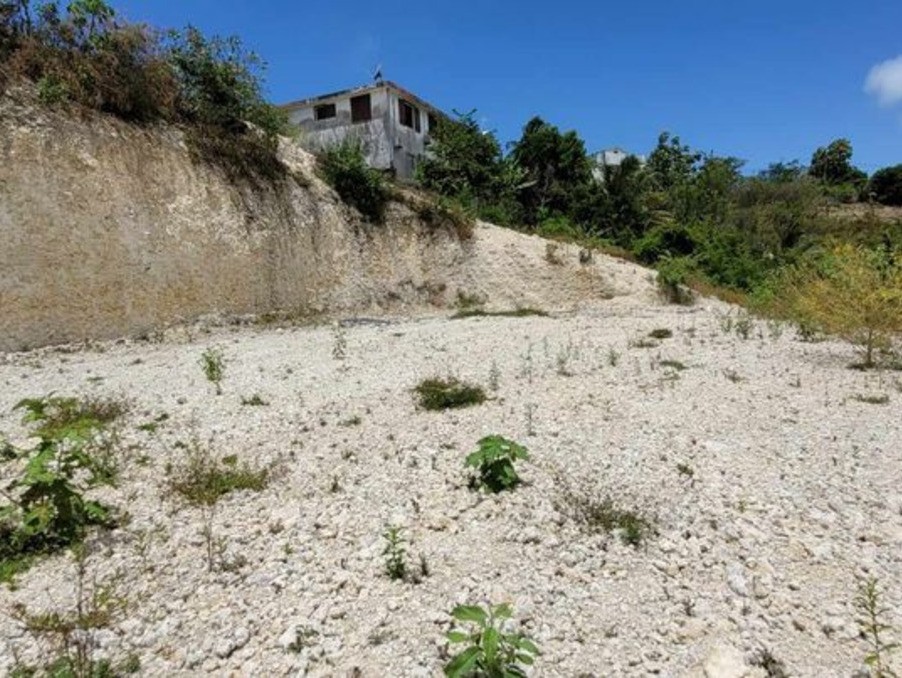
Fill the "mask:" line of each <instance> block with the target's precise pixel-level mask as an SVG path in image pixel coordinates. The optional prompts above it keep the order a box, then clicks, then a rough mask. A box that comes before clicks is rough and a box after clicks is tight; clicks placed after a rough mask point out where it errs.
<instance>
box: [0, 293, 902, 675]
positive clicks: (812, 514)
mask: <svg viewBox="0 0 902 678" xmlns="http://www.w3.org/2000/svg"><path fill="white" fill-rule="evenodd" d="M727 313H733V314H735V313H736V311H735V310H731V309H730V307H728V306H726V305H723V304H721V303H719V302H715V301H708V300H705V301H702V302H700V303H699V304H698V305H696V306H694V307H690V308H682V307H668V306H659V305H655V304H652V303H648V302H646V301H642V302H641V303H640V301H639V300H633V301H632V302H629V303H628V302H625V301H623V300H621V301H620V302H619V303H616V304H614V303H609V304H605V303H599V304H596V305H591V304H586V305H585V306H584V307H583V308H582V309H581V310H580V311H579V312H575V313H571V314H556V315H553V316H552V317H548V318H542V317H529V318H494V317H493V318H472V319H467V320H451V319H448V318H447V317H431V318H420V319H397V320H393V321H392V322H380V323H345V327H344V328H343V329H342V330H341V333H342V334H343V336H344V340H345V342H346V348H345V351H344V353H345V356H346V357H345V358H344V359H336V358H334V357H333V348H334V345H335V342H336V336H337V333H338V331H337V330H336V329H335V328H333V327H330V326H326V325H324V326H318V327H317V326H313V327H290V328H283V329H267V328H258V327H252V326H251V327H240V328H239V327H235V328H228V327H219V328H212V329H211V328H203V327H194V328H186V329H183V330H180V331H171V332H169V333H168V335H167V337H166V339H165V340H164V341H163V342H162V343H157V344H150V343H135V342H128V341H122V342H112V343H107V344H97V345H94V346H93V347H90V348H87V349H80V350H76V351H73V352H65V351H60V350H50V349H45V350H41V351H35V352H32V353H27V354H8V355H6V356H3V357H0V383H2V384H3V388H2V393H0V430H2V431H5V432H6V434H7V437H8V438H9V439H10V440H11V441H13V442H14V443H17V444H20V445H21V444H24V443H25V442H26V440H27V436H28V434H27V431H26V429H25V428H23V426H22V425H21V423H20V421H19V413H13V412H12V407H13V406H14V405H15V403H16V402H18V401H19V400H20V399H22V398H24V397H31V396H40V395H43V394H47V393H49V392H56V393H57V394H61V395H69V394H73V395H95V396H115V397H125V398H127V399H128V400H129V401H131V403H132V408H131V411H130V414H129V415H128V416H127V418H126V419H125V420H124V421H123V422H121V424H120V426H119V435H120V446H119V447H120V450H121V457H122V459H121V466H122V477H121V480H120V483H119V484H118V486H117V487H116V488H104V489H101V490H97V491H96V492H95V494H96V496H98V497H99V498H101V499H103V500H104V501H106V502H107V503H109V504H112V505H114V506H116V507H118V508H120V509H122V510H124V511H127V512H128V515H129V520H128V521H127V522H125V524H124V525H123V526H122V527H119V528H117V529H115V530H112V531H110V532H106V533H98V534H97V535H96V536H94V537H92V538H91V539H90V540H89V553H90V555H89V557H88V563H87V565H88V571H89V573H90V577H91V579H92V580H96V581H98V582H105V583H108V584H111V585H113V586H114V588H115V590H116V591H117V592H119V594H120V595H121V596H123V597H124V598H125V599H126V600H127V602H128V607H127V609H126V611H125V613H123V614H121V615H119V616H118V617H117V618H116V619H115V620H114V622H113V623H112V624H111V626H110V627H109V628H108V629H104V630H103V631H101V632H98V633H97V638H96V640H97V643H96V644H97V645H98V649H97V650H96V652H97V655H98V656H111V657H114V658H122V657H125V656H127V655H129V654H134V655H137V657H139V658H140V662H141V673H142V674H143V675H148V676H190V675H236V676H237V675H247V676H251V675H272V676H278V675H313V676H333V675H334V676H350V675H363V676H435V675H440V673H441V667H442V665H443V663H444V662H445V661H447V654H446V652H447V645H446V643H445V640H444V634H445V633H446V632H447V631H448V630H449V629H450V628H451V623H450V621H451V620H450V615H449V612H450V611H451V609H452V608H453V607H454V606H455V605H457V604H461V603H469V604H476V603H486V602H492V603H500V602H510V603H511V604H512V605H513V608H514V617H515V621H516V623H517V624H518V625H519V627H520V628H521V629H522V630H523V631H524V632H525V633H526V634H527V635H529V636H530V637H532V638H533V639H534V640H535V641H536V643H537V644H538V645H539V647H540V648H541V650H542V656H541V657H540V658H539V660H538V661H537V664H536V666H535V668H534V670H533V671H532V673H531V675H535V676H580V675H583V676H636V675H661V676H708V677H718V678H725V677H728V676H736V677H739V676H766V675H767V672H766V670H765V669H764V668H761V667H760V666H755V664H756V663H758V664H760V663H761V662H760V661H757V660H756V659H755V658H756V657H760V656H761V652H762V651H763V650H767V651H768V652H769V653H770V654H771V655H772V656H773V657H774V658H776V659H777V660H778V661H779V662H782V664H783V666H785V668H786V671H787V672H788V674H789V675H793V676H850V675H854V674H855V673H856V672H857V671H860V670H861V669H862V668H863V659H864V657H865V656H866V653H867V647H866V645H865V643H864V641H863V640H862V639H860V638H859V627H858V621H857V620H858V615H857V612H856V609H855V606H854V599H855V595H856V592H857V587H858V584H859V582H860V581H861V580H862V579H863V578H866V577H876V578H877V579H878V580H879V582H880V585H881V587H882V589H883V591H884V596H885V597H884V604H885V606H886V607H887V608H888V609H889V613H888V618H887V621H888V622H889V623H891V624H893V625H894V626H895V627H896V628H900V627H902V614H900V612H899V610H900V601H902V578H900V575H902V427H900V426H899V421H900V416H899V415H900V403H902V393H900V388H902V387H900V383H902V377H900V375H899V374H897V373H882V374H880V373H863V372H859V371H854V370H850V369H848V368H847V365H848V364H849V363H850V362H852V361H853V359H854V354H853V349H852V348H851V347H849V346H848V345H845V344H842V343H839V342H832V341H826V342H821V343H803V342H801V341H799V340H797V338H796V337H795V336H794V332H792V331H791V330H790V329H788V328H786V329H785V331H783V332H782V333H781V332H779V331H777V328H775V327H773V326H770V325H768V324H766V323H764V322H763V321H758V322H757V323H756V325H755V327H754V329H753V331H752V335H751V337H750V338H749V339H747V340H743V339H741V338H739V337H737V336H736V335H735V334H728V333H726V332H725V331H724V328H723V324H722V322H721V320H722V317H723V316H724V315H725V314H727ZM656 328H669V329H671V330H673V333H674V334H673V337H672V338H669V339H663V340H660V341H657V342H655V345H654V346H647V345H646V344H645V342H638V340H639V339H647V337H648V335H649V333H650V332H651V331H652V330H654V329H656ZM210 346H218V347H220V348H222V350H223V351H224V354H225V357H226V361H227V362H226V369H225V379H224V381H223V390H224V394H223V395H221V396H216V395H215V389H214V388H213V386H212V385H211V384H209V383H208V382H206V381H205V380H204V377H203V373H202V371H201V368H200V366H199V358H200V354H201V353H202V352H203V350H204V349H206V348H208V347H210ZM662 360H678V361H681V362H682V363H684V364H685V365H686V368H687V369H685V370H683V371H679V372H677V371H675V370H673V369H670V368H667V367H664V366H662V365H661V361H662ZM612 363H616V365H614V364H612ZM493 372H495V373H497V375H498V390H497V392H494V391H491V390H489V393H490V395H491V399H490V400H489V401H488V402H487V403H485V404H482V405H479V406H476V407H472V408H466V409H461V410H454V411H447V412H439V413H434V412H425V411H420V410H418V409H417V407H416V402H415V399H414V397H413V394H412V392H411V389H412V388H413V387H414V386H416V384H417V383H418V382H419V381H420V380H422V379H425V378H429V377H437V376H438V377H446V376H456V377H458V378H461V379H463V380H466V381H471V382H476V383H479V384H481V385H483V386H485V387H486V388H488V385H489V383H490V381H491V379H490V374H492V373H493ZM255 394H258V395H259V396H260V397H261V398H262V399H263V400H264V401H266V402H267V403H268V405H265V406H256V407H252V406H242V404H241V400H242V398H249V397H251V396H253V395H255ZM859 394H887V395H889V396H890V401H889V403H888V404H886V405H875V404H868V403H864V402H860V401H858V400H856V399H855V396H856V395H859ZM164 414H165V415H167V417H166V418H163V417H162V416H161V415H164ZM356 417H359V423H357V420H356V419H355V418H356ZM155 419H165V420H163V421H160V422H159V423H158V426H157V428H156V431H151V430H141V429H139V426H141V425H142V424H146V423H147V422H151V421H154V420H155ZM145 428H147V427H145ZM150 428H153V427H150ZM494 433H498V434H501V435H504V436H506V437H508V438H512V439H514V440H517V441H518V442H520V443H522V444H524V445H526V446H527V447H528V449H529V451H530V455H531V461H529V462H521V463H520V464H519V465H518V470H519V472H520V474H521V476H522V477H523V480H524V484H523V485H521V486H520V487H518V488H517V489H516V490H515V491H513V492H510V493H506V494H502V495H498V496H488V495H485V494H479V493H476V492H474V491H472V490H470V489H469V488H468V484H467V480H468V478H467V474H466V471H465V469H464V467H463V458H464V457H465V456H466V454H467V453H469V452H471V451H472V450H473V449H474V448H475V445H476V443H477V441H478V440H479V439H480V438H482V437H483V436H486V435H489V434H494ZM193 440H196V441H198V442H199V443H200V444H201V445H204V446H208V447H209V449H210V450H211V451H212V453H213V454H214V455H216V456H219V457H225V456H228V455H236V456H237V457H238V459H239V460H240V461H241V462H247V463H249V464H251V465H252V466H256V467H259V466H270V465H271V466H272V467H273V469H274V476H273V479H272V481H271V482H270V484H269V486H268V487H267V488H266V489H265V490H263V491H261V492H252V491H242V492H235V493H232V494H229V495H227V496H226V497H224V498H223V499H221V500H220V501H219V503H218V504H217V505H216V507H215V510H213V511H204V510H202V509H199V508H194V507H191V506H187V505H185V504H184V503H182V502H179V501H178V500H177V498H176V497H174V496H172V494H171V493H169V492H168V490H167V483H166V476H167V468H173V467H174V468H178V466H179V464H180V463H182V461H183V458H184V456H185V454H186V452H185V449H184V448H185V446H186V445H189V444H190V443H191V441H193ZM13 470H14V467H13V466H11V465H9V464H7V465H6V466H5V469H4V470H3V471H2V473H3V474H5V476H4V478H3V479H4V481H7V480H8V479H9V477H10V475H9V474H10V473H12V471H13ZM568 496H569V498H570V499H572V498H573V497H574V496H576V497H582V498H583V499H591V500H595V501H599V502H600V501H602V500H604V499H610V500H611V502H612V503H613V505H614V506H616V507H617V508H618V509H622V510H626V511H633V512H635V513H636V514H638V515H640V516H642V517H644V518H646V519H647V520H649V521H650V523H651V524H652V530H651V531H650V532H649V533H648V535H647V536H646V538H645V540H644V541H643V543H641V544H640V545H639V546H638V547H632V546H629V545H628V544H626V543H624V541H623V540H622V539H620V538H619V537H618V535H617V534H616V533H614V534H607V533H604V532H600V533H593V532H590V531H588V530H587V529H586V528H585V527H584V526H583V525H581V524H580V522H579V521H578V520H576V519H575V516H574V515H573V509H572V503H568V501H567V499H568ZM389 524H393V525H399V526H402V527H403V528H404V534H405V535H406V537H407V539H408V542H409V544H408V551H409V556H408V558H409V566H410V569H411V570H412V571H415V572H416V571H419V568H420V562H421V558H422V560H423V562H425V563H426V566H427V568H428V576H424V577H421V578H420V580H419V582H418V583H416V582H414V581H408V582H397V581H391V580H390V579H389V578H388V577H387V576H386V575H385V574H384V570H383V568H384V558H383V556H382V549H383V546H384V540H383V537H382V533H383V531H384V529H385V527H386V526H387V525H389ZM205 525H209V526H211V529H212V533H213V535H214V537H215V541H216V553H217V555H216V557H215V560H216V563H215V567H213V568H212V570H211V569H210V568H209V567H208V557H207V543H208V541H209V540H208V539H205V537H204V535H203V531H204V526H205ZM73 574H74V565H73V562H72V559H71V558H70V557H69V556H68V555H66V554H63V555H60V556H57V557H53V558H49V559H46V560H44V561H42V562H41V563H39V564H37V565H36V566H35V567H33V568H32V569H31V570H30V571H29V572H28V573H26V574H24V575H22V576H20V577H19V578H18V580H17V582H16V587H15V588H12V589H6V588H4V589H2V590H0V609H5V610H9V609H11V608H12V606H13V605H14V604H16V603H24V604H26V605H27V606H28V607H29V609H31V610H32V611H41V610H44V611H47V610H62V609H67V608H71V606H72V600H73V594H74V576H73ZM896 637H897V638H898V637H899V634H898V633H897V636H896ZM47 652H48V647H47V641H46V639H44V640H43V641H42V642H40V643H39V642H38V641H37V639H35V638H33V637H32V636H31V635H30V634H29V633H27V632H26V631H25V630H24V629H23V628H21V625H20V624H19V623H18V622H16V621H15V620H14V619H13V618H12V617H10V616H8V615H2V616H0V671H2V672H8V671H9V670H10V669H11V667H12V666H13V663H14V658H15V657H18V658H19V659H21V660H22V661H25V662H34V661H37V660H39V659H42V658H43V659H46V658H47V656H48V654H47ZM896 666H897V667H898V666H900V661H899V660H897V662H896Z"/></svg>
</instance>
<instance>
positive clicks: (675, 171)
mask: <svg viewBox="0 0 902 678" xmlns="http://www.w3.org/2000/svg"><path fill="white" fill-rule="evenodd" d="M701 159H702V154H701V153H698V152H695V151H693V150H692V149H691V148H689V146H684V145H683V144H681V143H680V138H679V137H678V136H671V135H670V132H661V134H660V136H658V145H657V146H656V147H655V150H654V151H652V152H651V155H650V156H648V163H647V165H646V167H647V168H648V171H649V173H650V174H651V177H652V180H653V181H654V182H655V185H656V186H657V187H658V189H660V190H662V191H670V190H671V189H673V188H675V187H676V186H679V185H681V184H685V183H687V182H689V181H690V180H691V179H692V177H693V175H694V174H695V171H696V170H697V168H698V163H699V162H700V161H701Z"/></svg>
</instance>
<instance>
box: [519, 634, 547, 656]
mask: <svg viewBox="0 0 902 678" xmlns="http://www.w3.org/2000/svg"><path fill="white" fill-rule="evenodd" d="M517 645H518V646H519V647H520V649H521V650H526V651H527V652H530V653H532V654H542V653H541V652H540V651H539V648H538V647H536V645H535V643H533V642H532V641H531V640H529V638H523V637H521V638H519V640H518V642H517Z"/></svg>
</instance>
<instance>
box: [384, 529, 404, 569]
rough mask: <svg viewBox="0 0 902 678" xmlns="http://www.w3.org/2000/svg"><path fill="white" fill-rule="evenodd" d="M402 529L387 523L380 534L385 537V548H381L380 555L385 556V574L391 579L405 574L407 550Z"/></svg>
mask: <svg viewBox="0 0 902 678" xmlns="http://www.w3.org/2000/svg"><path fill="white" fill-rule="evenodd" d="M402 531H403V528H401V527H398V526H395V525H389V526H388V527H387V528H385V532H383V534H382V537H383V539H385V548H383V549H382V555H383V556H384V557H385V574H387V575H388V578H389V579H391V580H393V581H397V580H399V579H404V577H406V576H407V551H406V549H405V548H404V543H405V540H404V535H402V534H401V533H402Z"/></svg>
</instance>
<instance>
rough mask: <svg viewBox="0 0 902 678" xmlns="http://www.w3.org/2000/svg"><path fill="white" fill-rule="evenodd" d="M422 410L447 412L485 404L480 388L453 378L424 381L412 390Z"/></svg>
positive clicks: (482, 391) (483, 394)
mask: <svg viewBox="0 0 902 678" xmlns="http://www.w3.org/2000/svg"><path fill="white" fill-rule="evenodd" d="M414 391H415V392H416V394H417V395H418V396H419V399H420V407H422V408H423V409H424V410H449V409H454V408H459V407H469V406H471V405H478V404H480V403H483V402H485V400H486V395H485V391H484V390H483V389H482V387H481V386H476V385H474V384H468V383H465V382H462V381H460V380H459V379H456V378H454V377H449V378H447V379H438V378H433V379H424V380H423V381H421V382H420V383H419V384H418V385H417V387H416V388H415V389H414Z"/></svg>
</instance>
